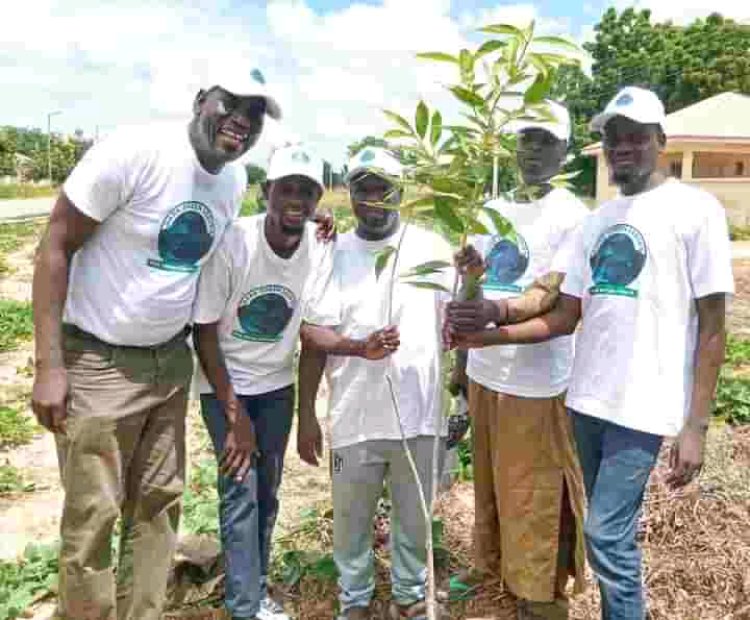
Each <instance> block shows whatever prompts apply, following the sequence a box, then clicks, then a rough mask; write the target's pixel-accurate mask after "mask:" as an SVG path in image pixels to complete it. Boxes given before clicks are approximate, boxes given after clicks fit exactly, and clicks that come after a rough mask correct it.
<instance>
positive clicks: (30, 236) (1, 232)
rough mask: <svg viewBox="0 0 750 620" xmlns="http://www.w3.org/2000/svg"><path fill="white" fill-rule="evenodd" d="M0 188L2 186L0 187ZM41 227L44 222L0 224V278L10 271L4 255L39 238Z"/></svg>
mask: <svg viewBox="0 0 750 620" xmlns="http://www.w3.org/2000/svg"><path fill="white" fill-rule="evenodd" d="M1 187H3V186H2V185H0V188H1ZM43 226H44V220H33V221H25V222H12V223H9V224H0V276H2V275H4V274H6V273H8V272H9V271H10V267H9V266H8V264H7V262H6V260H5V255H6V254H8V253H9V252H14V251H16V250H18V249H19V248H20V247H21V246H23V244H24V243H26V242H29V241H33V240H35V239H37V238H39V236H40V235H41V231H42V227H43Z"/></svg>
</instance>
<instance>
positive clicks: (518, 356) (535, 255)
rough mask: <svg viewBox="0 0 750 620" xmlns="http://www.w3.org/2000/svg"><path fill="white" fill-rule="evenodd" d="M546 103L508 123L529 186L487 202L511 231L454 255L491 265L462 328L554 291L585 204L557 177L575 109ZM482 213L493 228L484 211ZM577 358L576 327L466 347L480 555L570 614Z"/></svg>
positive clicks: (522, 311) (496, 318)
mask: <svg viewBox="0 0 750 620" xmlns="http://www.w3.org/2000/svg"><path fill="white" fill-rule="evenodd" d="M547 105H548V108H549V112H550V113H551V116H552V117H553V119H554V121H547V122H533V121H524V122H519V123H516V124H514V125H513V127H512V131H514V132H515V133H516V135H517V137H518V152H517V160H518V166H519V169H520V171H521V175H522V176H523V181H524V186H525V187H524V189H525V190H526V191H525V192H524V196H520V195H519V196H517V197H516V199H515V200H513V201H512V202H509V201H506V200H503V199H497V200H492V201H490V202H489V203H488V204H487V207H489V208H490V209H494V210H496V211H497V212H498V213H499V214H500V215H502V216H503V217H505V218H507V219H508V220H509V221H510V222H511V224H513V229H514V233H513V235H509V236H505V237H504V236H502V235H498V234H497V233H495V232H493V234H489V235H482V236H477V237H475V238H474V239H472V240H471V245H470V246H469V247H468V248H467V250H466V251H464V252H463V253H461V254H459V255H458V257H457V259H458V264H459V267H460V268H461V269H462V270H474V269H477V268H479V269H480V270H481V271H484V272H485V273H486V277H485V279H484V281H483V284H482V289H481V295H480V298H479V299H476V300H471V301H466V302H458V303H453V304H450V305H449V307H448V318H449V322H448V324H449V326H450V327H451V328H452V329H454V330H456V331H458V332H459V333H460V332H475V331H477V330H481V329H485V328H486V327H488V326H490V325H500V324H503V323H512V322H519V321H523V320H526V319H528V318H531V317H533V316H537V315H539V314H542V313H543V312H545V311H546V310H548V309H549V308H550V307H551V303H554V300H555V299H556V297H557V295H558V291H559V286H560V282H561V281H562V279H563V276H564V274H565V263H566V261H565V256H566V252H567V251H568V248H569V245H570V238H571V237H572V231H573V230H574V229H575V227H576V226H577V224H578V223H579V222H580V221H581V220H582V219H583V218H584V217H585V215H586V213H587V210H586V207H585V206H584V205H583V203H582V202H581V201H580V200H578V199H577V198H576V197H575V196H574V195H573V194H572V193H571V192H570V191H568V190H567V189H562V188H553V187H552V185H551V184H550V180H551V179H552V177H553V176H555V175H556V174H558V173H559V172H560V169H561V167H562V165H563V164H564V162H565V154H566V151H567V144H568V138H569V137H570V116H569V114H568V111H567V109H566V108H565V107H563V106H562V105H560V104H558V103H555V102H548V103H547ZM486 225H487V226H488V228H490V230H491V231H494V226H493V225H492V222H491V221H489V218H488V221H487V222H486ZM524 292H526V295H525V296H523V293H524ZM572 365H573V339H572V337H571V336H565V337H563V338H558V339H557V340H555V341H552V342H546V343H541V344H532V345H519V346H505V347H499V346H494V347H487V348H484V349H474V350H471V351H470V352H469V356H468V368H467V374H468V377H469V379H470V384H469V409H470V412H471V415H472V418H473V450H474V455H473V456H474V460H473V463H474V487H475V545H474V546H475V553H476V567H477V569H478V570H479V571H480V573H485V574H489V575H493V576H498V577H501V578H502V579H503V580H504V581H505V583H506V585H507V587H508V588H509V590H510V591H511V592H512V593H513V594H514V595H515V596H516V597H518V598H519V617H521V618H567V615H568V614H567V603H566V601H565V594H564V592H565V585H566V583H567V581H568V577H569V576H574V577H575V578H576V580H577V584H578V585H581V584H582V578H583V556H584V554H583V540H581V537H580V536H576V533H577V531H580V525H581V523H582V519H583V484H582V480H581V473H580V467H579V465H578V462H577V458H576V455H575V446H574V443H573V434H572V430H571V428H570V425H569V421H568V415H567V412H566V410H565V390H566V389H567V386H568V381H569V379H570V372H571V368H572ZM576 525H578V527H576ZM576 551H578V553H576Z"/></svg>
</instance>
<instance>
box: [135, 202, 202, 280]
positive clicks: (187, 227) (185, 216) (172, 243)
mask: <svg viewBox="0 0 750 620" xmlns="http://www.w3.org/2000/svg"><path fill="white" fill-rule="evenodd" d="M215 233H216V225H215V223H214V216H213V213H212V212H211V210H210V209H209V208H208V207H207V206H206V205H204V204H203V203H202V202H197V201H187V202H181V203H180V204H178V205H177V206H176V207H174V208H173V209H172V210H170V212H169V213H168V214H167V217H165V218H164V221H163V222H162V224H161V230H160V231H159V257H160V258H161V260H160V261H149V265H151V266H152V267H157V268H160V269H165V270H167V271H197V270H198V263H199V262H200V260H201V259H202V258H203V257H204V256H206V254H208V251H209V250H210V249H211V246H212V245H213V242H214V236H215Z"/></svg>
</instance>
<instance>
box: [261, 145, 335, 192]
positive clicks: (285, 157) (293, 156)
mask: <svg viewBox="0 0 750 620" xmlns="http://www.w3.org/2000/svg"><path fill="white" fill-rule="evenodd" d="M295 175H298V176H302V177H307V178H308V179H310V180H312V181H315V183H317V184H318V186H319V187H320V191H322V192H324V191H325V190H326V188H325V185H324V184H323V160H322V159H320V157H318V156H317V155H315V154H314V153H313V152H312V151H310V149H308V148H306V147H304V146H301V145H299V144H293V145H289V146H282V147H281V148H278V149H276V150H275V151H274V152H273V153H272V154H271V160H270V161H269V162H268V173H267V174H266V178H267V179H268V180H269V181H276V180H278V179H282V178H284V177H291V176H295Z"/></svg>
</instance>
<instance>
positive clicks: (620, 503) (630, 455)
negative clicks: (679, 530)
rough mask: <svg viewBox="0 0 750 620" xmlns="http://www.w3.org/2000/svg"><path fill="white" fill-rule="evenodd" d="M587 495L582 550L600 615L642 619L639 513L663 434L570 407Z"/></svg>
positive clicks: (615, 619)
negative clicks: (596, 592)
mask: <svg viewBox="0 0 750 620" xmlns="http://www.w3.org/2000/svg"><path fill="white" fill-rule="evenodd" d="M571 414H572V418H573V432H574V434H575V439H576V444H577V447H578V456H579V459H580V461H581V469H582V470H583V482H584V485H585V486H586V496H587V498H588V514H587V515H586V522H585V524H584V535H585V540H586V551H587V555H588V558H589V563H590V564H591V568H592V570H593V571H594V575H596V579H597V581H598V583H599V590H600V592H601V595H602V618H603V619H604V620H643V619H644V618H645V616H646V603H645V597H644V594H643V584H642V580H641V551H640V549H639V547H638V544H637V543H636V533H637V531H638V518H639V516H640V514H641V504H642V503H643V493H644V491H645V488H646V483H647V482H648V477H649V475H650V474H651V470H652V469H653V467H654V464H655V463H656V458H657V456H658V454H659V448H660V447H661V443H662V437H660V436H659V435H651V434H649V433H643V432H641V431H636V430H633V429H629V428H625V427H623V426H618V425H617V424H613V423H611V422H608V421H606V420H602V419H599V418H594V417H591V416H587V415H583V414H581V413H578V412H576V411H571Z"/></svg>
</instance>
